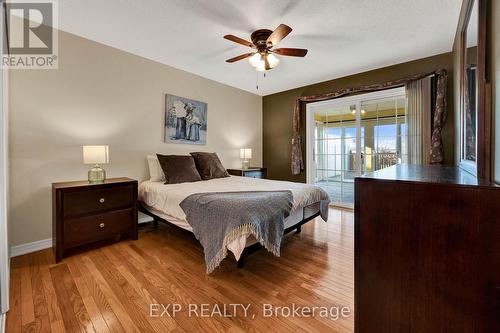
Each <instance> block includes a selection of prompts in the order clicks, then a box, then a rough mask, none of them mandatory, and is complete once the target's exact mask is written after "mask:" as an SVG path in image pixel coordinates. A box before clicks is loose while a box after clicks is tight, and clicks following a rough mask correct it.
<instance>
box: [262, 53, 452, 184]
mask: <svg viewBox="0 0 500 333" xmlns="http://www.w3.org/2000/svg"><path fill="white" fill-rule="evenodd" d="M438 68H445V69H447V70H448V75H449V77H448V108H447V109H448V114H447V115H448V117H447V119H446V123H445V127H444V129H443V142H444V147H445V163H446V164H453V163H454V119H453V118H454V117H453V111H452V110H453V57H452V53H451V52H450V53H444V54H440V55H436V56H432V57H428V58H424V59H419V60H415V61H410V62H407V63H402V64H398V65H393V66H389V67H384V68H380V69H376V70H372V71H368V72H364V73H359V74H355V75H350V76H346V77H342V78H338V79H334V80H330V81H325V82H321V83H317V84H313V85H309V86H305V87H301V88H297V89H292V90H287V91H283V92H280V93H276V94H272V95H268V96H264V98H263V102H262V103H263V108H262V112H263V144H264V147H263V161H264V166H265V167H267V175H268V178H270V179H276V180H290V181H297V182H305V181H306V172H305V170H304V171H302V172H301V173H300V174H299V175H292V172H291V169H290V151H291V140H292V113H293V106H294V103H295V99H296V98H297V97H299V96H308V95H316V94H322V93H327V92H332V91H335V90H338V89H341V88H348V87H357V86H361V85H367V84H374V83H382V82H386V81H391V80H395V79H400V78H404V77H407V76H411V75H413V74H418V73H422V72H429V71H433V70H435V69H438ZM301 127H302V138H305V108H302V110H301ZM302 153H303V156H304V164H305V140H303V143H302Z"/></svg>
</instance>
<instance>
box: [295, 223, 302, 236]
mask: <svg viewBox="0 0 500 333" xmlns="http://www.w3.org/2000/svg"><path fill="white" fill-rule="evenodd" d="M301 231H302V226H301V225H299V226H298V227H297V230H296V231H295V233H296V234H300V232H301Z"/></svg>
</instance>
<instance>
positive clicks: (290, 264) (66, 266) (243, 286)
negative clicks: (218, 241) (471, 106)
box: [7, 209, 354, 333]
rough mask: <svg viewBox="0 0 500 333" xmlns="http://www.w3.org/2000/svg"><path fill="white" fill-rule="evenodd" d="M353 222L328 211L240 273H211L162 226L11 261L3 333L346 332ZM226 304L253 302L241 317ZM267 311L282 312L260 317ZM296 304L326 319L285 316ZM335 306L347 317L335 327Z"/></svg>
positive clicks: (185, 237)
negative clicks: (57, 254)
mask: <svg viewBox="0 0 500 333" xmlns="http://www.w3.org/2000/svg"><path fill="white" fill-rule="evenodd" d="M353 220H354V216H353V213H352V212H350V211H344V210H336V209H331V210H330V219H329V221H328V223H325V222H323V221H322V220H321V219H319V218H317V219H316V220H315V221H311V222H309V223H307V224H306V225H305V226H303V228H302V233H301V234H290V235H288V236H286V237H285V239H284V240H283V244H282V253H281V257H280V258H276V257H274V256H273V255H271V254H269V253H267V252H266V251H265V250H262V251H257V252H256V253H254V254H252V255H250V256H249V257H248V258H247V260H246V262H245V266H244V267H243V268H241V269H238V268H236V263H235V260H234V258H233V257H232V255H229V256H228V258H227V259H226V260H224V262H223V263H222V265H221V267H219V268H218V269H217V270H216V271H215V272H214V273H212V274H211V275H206V274H205V266H204V261H203V251H202V248H201V246H200V245H199V243H198V242H197V241H196V240H195V239H194V237H193V235H192V234H191V233H188V232H184V231H182V230H178V229H175V228H173V227H169V226H166V225H163V224H160V227H159V229H158V230H154V231H153V230H152V229H151V228H150V227H146V228H144V229H142V230H141V231H140V234H139V240H137V241H124V242H119V243H115V244H112V245H108V246H106V247H102V248H99V249H95V250H91V251H88V252H83V253H80V254H76V255H73V256H70V257H68V258H65V259H63V261H62V262H61V263H59V264H54V258H53V256H52V252H51V251H50V250H44V251H40V252H36V253H31V254H28V255H24V256H20V257H16V258H13V260H12V264H11V294H10V301H11V308H10V311H9V312H8V315H7V332H8V333H14V332H193V331H196V332H353V327H354V313H353V312H354V279H353V277H354V276H353V275H354V240H353V239H354V237H353V229H354V228H353V224H354V222H353ZM150 304H162V305H163V306H164V307H165V308H167V306H168V305H169V304H179V305H178V306H179V307H181V308H182V309H181V310H180V311H178V312H175V316H174V311H173V308H172V307H173V306H174V305H171V306H170V307H168V313H169V314H170V315H171V316H168V315H166V314H164V315H163V316H160V314H162V313H163V310H164V308H163V307H162V305H153V308H152V309H153V311H152V313H153V315H154V316H150V314H151V313H150V311H151V308H150ZM189 304H192V305H191V307H192V308H191V310H192V311H191V312H189V310H190V308H189ZM203 304H208V305H203ZM231 304H243V305H244V306H248V304H250V306H249V309H248V315H247V316H244V314H245V313H244V311H243V308H242V307H234V306H232V305H231ZM264 304H272V305H273V306H274V307H275V308H274V309H277V307H279V306H281V307H286V308H285V309H279V311H278V316H270V317H264V315H265V314H269V313H268V312H269V311H268V312H265V311H264V308H263V305H264ZM293 304H295V305H296V307H297V306H303V307H309V308H308V309H309V310H310V311H313V310H314V309H312V307H313V306H316V307H328V309H324V311H329V312H328V313H326V312H324V311H323V312H321V309H320V308H317V309H316V310H314V311H315V316H314V317H311V316H310V313H307V312H306V313H305V315H304V312H302V315H303V316H302V317H300V314H301V313H300V312H299V316H297V314H296V315H295V316H292V314H289V313H288V312H287V311H288V310H286V309H291V310H293V309H292V306H293ZM224 305H226V307H227V309H228V311H226V312H225V313H224V312H222V315H221V316H218V313H216V314H217V315H216V316H213V317H211V318H210V317H202V315H203V314H204V312H203V311H202V307H205V306H206V307H207V310H208V313H205V314H209V313H210V312H212V311H214V310H215V309H217V306H218V307H219V309H220V310H221V311H222V310H223V307H224ZM195 307H196V311H194V310H195ZM342 307H348V308H349V309H350V311H351V312H350V314H348V313H347V310H346V309H344V316H342V315H340V314H339V315H338V317H339V318H338V319H337V320H334V319H335V318H336V317H337V313H336V312H335V310H336V309H338V310H339V311H340V310H342ZM236 308H237V311H236V312H235V311H233V310H234V309H236ZM306 309H307V308H306ZM229 310H230V311H229ZM224 314H226V315H228V316H230V315H233V317H224ZM235 314H236V316H234V315H235ZM308 314H309V317H307V315H308ZM253 315H255V316H253Z"/></svg>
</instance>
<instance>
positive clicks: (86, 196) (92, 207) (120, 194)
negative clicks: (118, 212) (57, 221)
mask: <svg viewBox="0 0 500 333" xmlns="http://www.w3.org/2000/svg"><path fill="white" fill-rule="evenodd" d="M133 200H134V188H133V186H132V185H131V184H127V185H122V186H115V187H110V188H99V189H95V190H87V191H71V192H66V193H64V195H63V215H64V216H65V217H66V216H75V215H80V214H89V213H94V212H99V211H105V210H110V209H116V208H123V207H127V206H131V205H133Z"/></svg>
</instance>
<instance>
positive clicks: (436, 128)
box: [431, 69, 448, 164]
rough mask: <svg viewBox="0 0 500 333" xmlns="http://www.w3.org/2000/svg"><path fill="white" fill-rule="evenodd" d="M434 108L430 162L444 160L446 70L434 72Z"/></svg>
mask: <svg viewBox="0 0 500 333" xmlns="http://www.w3.org/2000/svg"><path fill="white" fill-rule="evenodd" d="M436 76H437V86H436V108H435V111H434V119H433V126H432V137H431V164H437V163H443V162H444V148H443V138H442V135H441V132H442V131H443V126H444V122H445V120H446V94H447V91H446V86H447V84H448V83H447V82H448V73H447V72H446V70H444V69H443V70H440V71H438V72H436Z"/></svg>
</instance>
